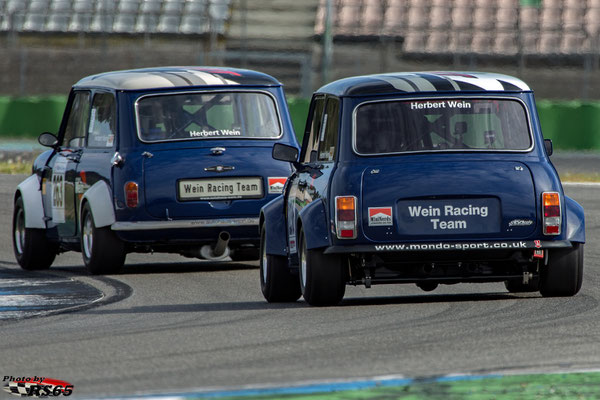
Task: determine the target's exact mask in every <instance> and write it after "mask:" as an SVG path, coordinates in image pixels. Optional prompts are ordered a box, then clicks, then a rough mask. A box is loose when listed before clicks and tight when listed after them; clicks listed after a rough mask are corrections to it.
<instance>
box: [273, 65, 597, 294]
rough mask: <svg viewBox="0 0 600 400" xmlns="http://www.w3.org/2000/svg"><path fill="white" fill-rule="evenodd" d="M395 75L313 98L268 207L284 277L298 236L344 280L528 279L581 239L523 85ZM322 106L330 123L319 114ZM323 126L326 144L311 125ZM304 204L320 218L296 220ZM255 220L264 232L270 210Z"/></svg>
mask: <svg viewBox="0 0 600 400" xmlns="http://www.w3.org/2000/svg"><path fill="white" fill-rule="evenodd" d="M390 75H392V74H390ZM393 75H394V76H393V77H392V76H387V75H374V76H366V77H354V78H348V79H343V80H340V81H336V82H334V83H332V84H330V85H326V86H324V87H323V88H321V90H320V91H318V92H316V93H315V95H314V96H313V101H312V103H311V109H310V111H309V119H308V121H307V125H306V131H305V139H304V142H303V146H302V152H301V154H300V162H299V169H300V170H299V171H297V172H295V173H294V174H293V175H292V176H291V177H290V180H289V182H288V186H287V190H286V191H285V193H284V200H283V204H284V207H283V209H282V210H280V212H281V213H283V215H284V216H285V218H286V231H285V232H280V234H282V235H283V234H285V235H286V238H287V245H288V246H287V249H286V251H287V255H288V259H289V262H290V267H291V268H293V267H294V266H295V263H297V259H298V248H297V241H298V236H299V235H304V239H305V243H306V244H307V246H306V248H307V249H314V250H318V251H322V252H324V253H325V254H338V255H339V256H340V257H343V258H344V261H343V264H342V265H347V266H348V274H349V276H348V277H347V283H352V284H358V283H363V284H365V285H367V286H368V285H370V284H371V283H394V282H423V281H427V280H430V281H433V282H439V283H456V282H475V281H477V282H479V281H505V280H514V279H517V280H518V279H523V281H524V282H525V281H527V280H528V279H530V278H531V277H537V276H538V274H539V271H540V266H543V265H545V263H547V260H548V251H549V249H557V248H569V247H571V246H573V243H583V242H584V241H585V233H584V218H583V212H582V209H581V207H580V206H579V205H578V204H576V203H575V202H574V201H572V200H571V199H569V198H566V197H565V196H564V193H563V189H562V185H561V182H560V180H559V177H558V174H557V172H556V170H555V168H554V167H553V165H552V163H551V161H550V159H549V157H548V154H546V150H545V146H544V138H543V135H542V132H541V127H540V124H539V119H538V116H537V111H536V108H535V99H534V96H533V93H532V92H531V91H530V89H529V88H528V87H527V86H526V85H525V84H524V83H523V82H521V81H519V80H517V79H514V78H511V77H506V76H498V75H494V74H485V73H482V74H478V75H477V76H472V75H470V74H461V73H432V74H427V73H414V74H412V73H406V74H393ZM434 75H435V76H434ZM447 77H450V78H447ZM333 99H335V100H337V101H339V102H340V104H341V106H340V107H339V110H340V111H339V114H334V113H331V112H329V109H328V108H327V106H324V104H329V102H330V101H332V100H333ZM396 104H398V105H401V107H400V106H399V107H396ZM363 105H369V107H367V108H364V109H362V111H361V106H363ZM379 106H382V107H385V109H384V110H383V111H378V110H377V109H376V108H377V107H379ZM319 107H320V108H321V109H320V111H319V110H318V108H319ZM315 110H316V111H315ZM363 111H364V112H363ZM438 111H439V112H438ZM361 118H363V120H362V121H361ZM411 118H412V120H411ZM516 119H519V120H518V121H517V120H516ZM332 120H335V121H337V125H334V126H335V127H336V129H337V137H336V138H331V132H330V131H329V130H327V128H325V129H324V128H323V126H326V127H329V126H330V125H332V124H331V121H332ZM413 120H414V121H413ZM315 121H320V123H321V125H319V123H316V122H315ZM315 132H318V136H317V134H316V133H315ZM357 132H359V133H361V135H362V137H358V136H357V134H358V133H357ZM307 135H311V136H310V138H307ZM402 135H404V136H402ZM310 153H315V154H316V155H318V157H319V158H318V160H325V161H315V159H313V157H309V155H311V154H310ZM327 154H329V158H327V157H326V156H327ZM323 155H325V157H323ZM327 160H329V161H332V160H333V162H329V163H328V162H327ZM546 192H553V193H557V194H558V198H559V202H560V206H559V208H560V217H559V218H558V219H555V220H554V222H553V223H555V222H557V221H558V223H559V224H560V229H559V233H558V234H553V235H545V234H544V233H543V225H544V221H545V219H544V212H545V210H546V209H545V208H544V204H543V200H542V199H543V193H546ZM338 198H346V199H351V198H354V199H355V200H354V201H355V206H354V207H355V208H354V209H353V210H352V209H351V210H350V211H349V212H348V211H346V210H344V212H343V213H341V212H339V211H340V210H338V209H337V207H338V206H337V204H336V199H338ZM314 201H319V202H322V204H323V210H324V211H323V212H321V213H319V212H308V211H309V210H312V209H317V208H315V207H313V206H312V203H313V202H314ZM264 215H265V217H266V221H265V223H266V224H267V226H269V224H273V225H275V224H274V223H273V222H270V221H269V218H270V219H273V218H276V215H277V214H276V213H275V212H274V211H273V210H272V209H270V210H269V212H268V213H265V214H264ZM308 215H310V218H308V217H306V218H305V217H303V216H308ZM339 215H343V216H344V217H343V218H344V220H341V219H340V220H338V216H339ZM352 215H355V219H354V220H353V219H352ZM275 226H278V225H275ZM338 226H343V228H342V229H343V230H345V233H343V234H341V233H340V232H341V231H340V230H338ZM323 227H327V233H325V231H324V230H323ZM338 235H339V236H338ZM268 251H270V250H269V249H268ZM272 251H273V254H281V253H280V252H281V250H279V248H277V249H275V248H273V250H272Z"/></svg>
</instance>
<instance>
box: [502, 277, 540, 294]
mask: <svg viewBox="0 0 600 400" xmlns="http://www.w3.org/2000/svg"><path fill="white" fill-rule="evenodd" d="M504 286H505V287H506V290H508V291H509V292H510V293H530V292H537V291H538V290H540V279H539V278H538V277H536V278H533V279H531V280H530V281H529V283H523V281H522V280H512V281H506V282H504Z"/></svg>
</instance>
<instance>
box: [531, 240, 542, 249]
mask: <svg viewBox="0 0 600 400" xmlns="http://www.w3.org/2000/svg"><path fill="white" fill-rule="evenodd" d="M533 243H535V248H536V249H540V248H541V247H542V242H541V241H540V240H534V241H533Z"/></svg>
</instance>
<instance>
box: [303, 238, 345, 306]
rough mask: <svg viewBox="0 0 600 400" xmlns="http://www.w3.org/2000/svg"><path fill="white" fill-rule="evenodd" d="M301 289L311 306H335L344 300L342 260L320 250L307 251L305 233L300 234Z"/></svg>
mask: <svg viewBox="0 0 600 400" xmlns="http://www.w3.org/2000/svg"><path fill="white" fill-rule="evenodd" d="M299 237H300V253H299V254H298V261H299V264H300V274H299V275H300V289H301V291H302V296H303V297H304V300H306V302H307V303H308V304H310V305H311V306H333V305H336V304H338V303H339V302H340V301H342V299H343V298H344V293H345V291H346V279H345V275H344V270H343V266H342V258H341V257H340V256H338V255H332V254H324V253H323V251H322V250H320V249H312V250H307V248H306V238H305V237H304V232H303V231H301V232H300V235H299Z"/></svg>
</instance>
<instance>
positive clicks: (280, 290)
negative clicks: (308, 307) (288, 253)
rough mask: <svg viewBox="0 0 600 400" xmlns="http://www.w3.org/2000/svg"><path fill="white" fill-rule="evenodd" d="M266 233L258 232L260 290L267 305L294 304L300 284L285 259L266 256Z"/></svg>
mask: <svg viewBox="0 0 600 400" xmlns="http://www.w3.org/2000/svg"><path fill="white" fill-rule="evenodd" d="M266 240H267V232H266V229H265V227H264V225H263V227H262V229H261V230H260V289H261V290H262V294H263V296H264V297H265V299H266V300H267V301H268V302H269V303H286V302H290V303H291V302H294V301H296V300H298V299H299V298H300V295H301V293H300V283H299V282H298V277H297V276H296V274H294V273H292V272H291V271H290V269H289V267H288V263H287V258H286V257H284V256H275V255H271V254H267V251H266Z"/></svg>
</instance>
